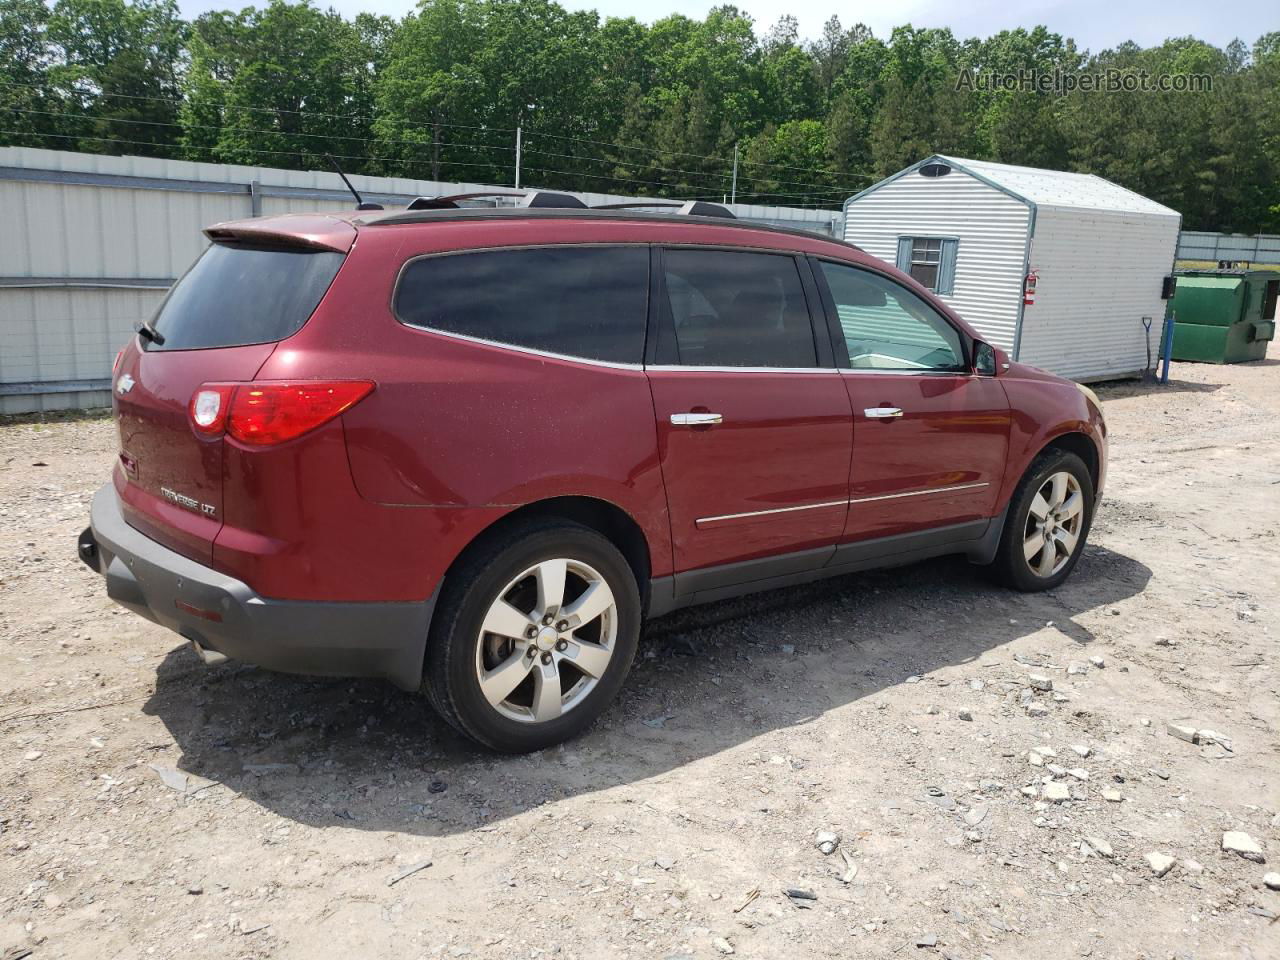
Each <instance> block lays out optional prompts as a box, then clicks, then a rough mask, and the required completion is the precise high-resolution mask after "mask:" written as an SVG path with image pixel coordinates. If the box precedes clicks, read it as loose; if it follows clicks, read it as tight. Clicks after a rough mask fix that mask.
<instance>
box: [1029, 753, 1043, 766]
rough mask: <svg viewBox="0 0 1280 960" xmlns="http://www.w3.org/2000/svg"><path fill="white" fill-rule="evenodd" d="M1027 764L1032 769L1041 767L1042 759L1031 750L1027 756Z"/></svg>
mask: <svg viewBox="0 0 1280 960" xmlns="http://www.w3.org/2000/svg"><path fill="white" fill-rule="evenodd" d="M1027 762H1028V763H1030V764H1031V765H1032V766H1033V767H1043V766H1044V757H1042V756H1040V754H1038V753H1036V752H1035V751H1034V750H1033V751H1031V752H1030V753H1029V754H1027Z"/></svg>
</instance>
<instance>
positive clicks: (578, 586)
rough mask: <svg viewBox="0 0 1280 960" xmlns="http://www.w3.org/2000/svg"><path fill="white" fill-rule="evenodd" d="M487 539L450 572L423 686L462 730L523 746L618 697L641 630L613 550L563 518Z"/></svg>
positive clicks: (532, 746)
mask: <svg viewBox="0 0 1280 960" xmlns="http://www.w3.org/2000/svg"><path fill="white" fill-rule="evenodd" d="M506 533H507V536H504V537H502V538H501V539H500V540H499V539H495V538H491V539H490V540H489V542H488V543H487V544H486V545H484V546H481V547H480V548H479V549H477V550H476V551H475V552H474V553H473V554H472V555H471V556H470V557H468V558H467V559H466V560H465V561H464V562H463V563H461V564H460V565H459V567H458V569H457V570H455V571H452V572H451V573H450V575H449V577H448V578H447V579H446V588H445V591H444V593H443V594H442V596H441V602H440V606H439V607H438V609H437V612H436V616H435V617H434V618H433V622H432V628H431V638H430V643H429V644H428V648H427V664H426V678H425V683H424V685H425V687H426V691H427V694H428V695H429V697H430V698H431V701H432V703H433V704H434V705H435V706H436V708H437V709H438V710H439V711H440V713H441V714H442V715H443V716H444V718H445V719H446V720H448V721H449V722H450V723H451V724H452V725H453V726H454V727H455V728H456V729H457V730H459V731H460V732H461V733H464V734H466V735H467V736H469V737H471V738H472V739H474V740H477V741H479V742H480V743H482V744H484V745H485V746H488V747H491V748H493V749H495V750H500V751H503V752H507V753H526V752H529V751H532V750H540V749H542V748H544V747H548V746H551V745H553V744H556V743H559V742H561V741H563V740H567V739H569V738H570V737H573V736H576V735H577V734H578V733H580V732H581V731H583V730H584V729H586V728H587V727H588V726H589V725H590V724H591V723H592V722H593V721H594V720H595V719H596V718H597V717H598V716H599V715H600V714H601V713H602V712H603V711H604V709H605V708H606V707H607V706H608V705H609V703H610V702H611V701H612V700H613V698H614V697H615V696H616V695H617V692H618V690H619V688H620V687H621V686H622V682H623V680H624V679H625V678H626V675H627V672H628V671H629V669H630V667H631V661H632V658H633V657H634V655H635V649H636V643H637V641H638V639H639V635H640V595H639V590H638V589H637V586H636V579H635V576H634V574H633V573H632V572H631V568H630V567H629V566H628V565H627V562H626V560H625V559H624V558H623V556H622V554H621V553H620V552H619V551H618V549H617V548H616V547H615V546H614V545H613V544H612V543H610V542H609V541H608V540H607V539H605V538H604V537H603V536H601V535H600V534H598V533H596V532H595V531H594V530H591V529H589V528H587V527H583V526H579V525H577V524H574V523H569V522H567V521H556V520H538V521H532V522H530V523H528V524H525V525H523V526H521V527H519V528H514V529H511V530H509V531H506Z"/></svg>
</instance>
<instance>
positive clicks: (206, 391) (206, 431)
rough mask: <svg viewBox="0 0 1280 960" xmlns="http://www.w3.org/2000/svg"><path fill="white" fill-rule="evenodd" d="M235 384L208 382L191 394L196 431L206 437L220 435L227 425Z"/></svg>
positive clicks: (192, 421)
mask: <svg viewBox="0 0 1280 960" xmlns="http://www.w3.org/2000/svg"><path fill="white" fill-rule="evenodd" d="M235 391H236V388H235V384H232V383H206V384H205V385H204V386H202V387H201V388H200V389H199V390H197V391H196V392H195V393H193V394H192V395H191V407H190V410H189V412H190V414H191V425H192V426H193V427H195V430H196V433H199V434H201V435H202V436H206V437H216V436H219V435H220V434H221V433H222V431H223V430H225V429H226V426H227V411H228V410H230V409H231V397H232V395H233V394H234V393H235Z"/></svg>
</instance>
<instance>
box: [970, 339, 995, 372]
mask: <svg viewBox="0 0 1280 960" xmlns="http://www.w3.org/2000/svg"><path fill="white" fill-rule="evenodd" d="M973 370H974V373H976V374H977V375H978V376H980V377H994V376H995V375H996V371H997V361H996V349H995V347H993V346H991V344H989V343H983V342H982V341H981V340H977V341H975V342H974V344H973Z"/></svg>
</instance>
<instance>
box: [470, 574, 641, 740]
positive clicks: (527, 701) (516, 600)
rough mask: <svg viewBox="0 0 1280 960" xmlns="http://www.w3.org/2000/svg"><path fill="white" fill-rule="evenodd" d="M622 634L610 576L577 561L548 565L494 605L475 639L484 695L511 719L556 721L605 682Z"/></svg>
mask: <svg viewBox="0 0 1280 960" xmlns="http://www.w3.org/2000/svg"><path fill="white" fill-rule="evenodd" d="M617 635H618V606H617V601H616V600H615V598H614V595H613V591H612V590H611V589H610V587H609V584H608V582H607V581H606V580H605V578H604V577H603V576H602V575H601V574H600V573H599V572H598V571H597V570H596V569H595V568H594V567H592V566H590V565H589V564H586V563H583V562H581V561H579V560H573V559H566V558H556V559H551V560H543V561H541V562H540V563H537V564H535V565H534V566H532V567H529V568H528V569H527V570H525V571H523V572H522V573H521V574H520V575H519V576H517V577H515V578H514V579H513V580H511V581H510V582H509V583H508V584H507V585H506V586H505V587H504V588H503V589H502V590H501V591H500V592H499V593H498V596H497V597H496V598H495V599H494V601H493V602H492V603H491V604H490V605H489V609H488V611H487V612H486V614H485V617H484V622H483V624H482V625H481V628H480V635H479V637H477V639H476V664H475V669H476V679H477V680H478V681H479V684H480V692H481V694H482V695H483V696H484V698H485V700H487V701H488V702H489V705H490V706H491V707H493V709H494V710H496V711H497V712H498V713H500V714H501V715H503V716H504V717H507V718H509V719H512V720H517V721H520V722H523V723H545V722H548V721H551V720H555V719H557V718H559V717H561V716H563V715H564V714H565V713H568V712H569V711H570V710H573V709H574V708H575V707H577V706H578V705H579V704H581V703H582V701H583V700H584V699H585V698H586V697H587V696H588V695H589V694H590V693H591V691H592V690H593V689H594V688H595V686H596V684H597V683H599V682H600V679H601V677H603V676H604V674H605V671H606V670H607V669H608V668H609V663H610V661H611V660H612V658H613V652H614V646H615V641H616V640H617Z"/></svg>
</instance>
